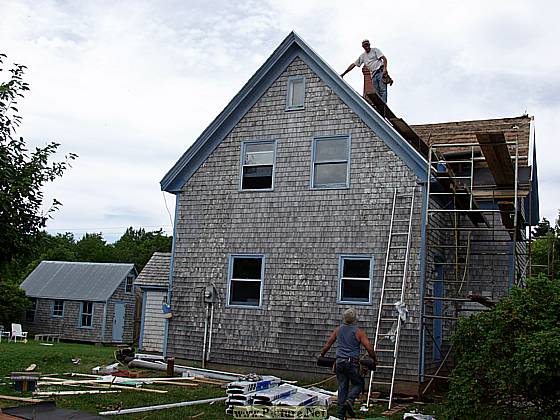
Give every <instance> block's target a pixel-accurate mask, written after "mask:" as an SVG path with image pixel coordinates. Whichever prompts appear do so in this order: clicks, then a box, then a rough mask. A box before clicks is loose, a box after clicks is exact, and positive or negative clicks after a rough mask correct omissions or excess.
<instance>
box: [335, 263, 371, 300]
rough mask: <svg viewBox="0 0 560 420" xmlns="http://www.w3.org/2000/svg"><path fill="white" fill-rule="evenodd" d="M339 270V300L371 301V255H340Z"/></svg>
mask: <svg viewBox="0 0 560 420" xmlns="http://www.w3.org/2000/svg"><path fill="white" fill-rule="evenodd" d="M339 272H340V275H339V302H341V303H371V284H372V273H373V258H372V257H367V256H343V257H340V268H339Z"/></svg>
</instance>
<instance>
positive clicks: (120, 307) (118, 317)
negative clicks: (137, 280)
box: [113, 302, 126, 343]
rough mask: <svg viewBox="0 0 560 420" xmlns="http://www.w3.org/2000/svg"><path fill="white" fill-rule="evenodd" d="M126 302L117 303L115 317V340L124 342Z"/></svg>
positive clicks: (115, 341)
mask: <svg viewBox="0 0 560 420" xmlns="http://www.w3.org/2000/svg"><path fill="white" fill-rule="evenodd" d="M125 307H126V303H124V302H116V303H115V316H114V318H113V342H114V343H122V341H123V332H124V312H125Z"/></svg>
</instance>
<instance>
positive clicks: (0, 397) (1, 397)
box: [0, 395, 42, 403]
mask: <svg viewBox="0 0 560 420" xmlns="http://www.w3.org/2000/svg"><path fill="white" fill-rule="evenodd" d="M0 400H10V401H19V402H27V403H38V402H41V401H42V400H39V399H37V398H24V397H12V396H11V395H0Z"/></svg>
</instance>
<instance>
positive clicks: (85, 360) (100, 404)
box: [0, 341, 430, 420]
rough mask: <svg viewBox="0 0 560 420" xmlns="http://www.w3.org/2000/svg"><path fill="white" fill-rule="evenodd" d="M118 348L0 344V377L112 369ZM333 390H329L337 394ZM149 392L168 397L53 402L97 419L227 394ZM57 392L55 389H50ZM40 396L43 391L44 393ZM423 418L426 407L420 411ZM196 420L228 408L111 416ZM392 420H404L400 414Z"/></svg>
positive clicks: (204, 388) (7, 389)
mask: <svg viewBox="0 0 560 420" xmlns="http://www.w3.org/2000/svg"><path fill="white" fill-rule="evenodd" d="M114 351H115V347H104V346H95V345H90V344H73V343H55V344H54V345H53V346H43V345H40V344H39V343H37V342H35V341H29V342H28V343H26V344H24V343H6V342H4V341H3V342H2V343H0V375H1V376H2V378H4V377H5V376H7V375H8V376H9V375H10V373H11V372H16V371H22V370H24V369H25V368H26V367H27V366H29V365H30V364H32V363H35V364H36V365H37V369H36V371H37V372H41V373H43V374H50V373H58V374H63V373H66V372H76V373H91V369H92V368H93V367H95V366H100V365H108V364H111V363H114V361H115V358H114ZM73 358H80V359H81V364H80V365H74V364H72V359H73ZM145 372H146V374H149V375H151V376H163V375H164V372H156V371H153V372H148V371H145ZM1 382H3V383H2V384H1V385H0V394H2V395H14V396H19V397H31V396H32V395H31V393H16V392H15V391H14V390H13V389H12V386H11V384H10V383H9V382H10V381H9V379H8V380H6V379H2V380H1ZM333 387H334V384H333V385H331V387H330V389H333ZM148 388H153V389H164V390H167V391H168V393H167V394H153V393H147V392H140V391H134V390H130V391H128V390H122V391H121V392H120V393H118V394H99V395H76V396H65V397H56V398H55V401H56V404H57V406H58V407H60V408H67V409H74V410H82V411H87V412H89V413H92V414H97V413H99V412H100V411H108V410H116V409H119V408H132V407H143V406H150V405H158V404H169V403H175V402H181V401H193V400H199V399H207V398H216V397H223V396H225V391H224V390H223V389H221V388H220V387H219V386H217V385H203V384H199V385H198V386H197V387H192V388H191V387H181V386H172V385H160V386H154V385H150V386H149V387H148ZM49 389H55V388H49ZM64 389H65V390H72V389H75V390H78V389H87V388H70V387H65V388H64ZM42 390H45V389H44V387H43V388H42ZM18 404H24V403H17V402H14V401H8V400H0V408H5V407H13V406H14V405H18ZM384 409H385V408H384V407H383V406H382V405H379V406H377V407H375V408H374V409H373V410H372V411H370V413H369V414H368V415H367V417H373V416H375V414H372V413H373V412H375V413H380V412H382V411H383V410H384ZM421 410H422V411H423V412H424V413H429V412H430V411H426V407H423V408H421ZM329 414H333V415H335V414H336V408H335V407H332V408H331V410H329ZM359 414H361V415H359V417H362V418H365V417H366V415H363V414H362V413H359ZM191 417H194V418H196V419H199V420H203V419H212V420H215V419H224V418H227V416H226V415H225V403H224V402H223V401H222V402H217V403H214V404H213V405H208V404H203V405H197V406H192V407H181V408H173V409H166V410H158V411H151V412H144V413H137V414H129V415H120V416H110V417H108V418H115V419H122V420H126V419H144V420H149V419H158V420H165V419H188V418H191ZM229 418H231V417H229ZM391 418H393V419H402V412H401V413H398V414H396V415H394V416H392V417H391Z"/></svg>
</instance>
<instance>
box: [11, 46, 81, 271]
mask: <svg viewBox="0 0 560 420" xmlns="http://www.w3.org/2000/svg"><path fill="white" fill-rule="evenodd" d="M5 58H6V56H5V55H4V54H0V72H1V71H3V59H5ZM25 69H26V67H25V66H23V65H18V64H14V66H13V67H12V68H10V69H9V70H8V72H9V80H8V81H7V82H0V232H2V244H1V246H0V281H1V280H2V278H4V275H3V273H4V270H5V269H6V268H7V267H6V266H7V265H9V264H10V263H11V262H12V260H13V259H14V257H17V256H21V255H24V254H25V253H27V252H29V250H30V249H29V247H30V245H31V243H32V242H33V238H34V236H35V235H37V234H38V233H39V232H40V230H41V229H42V228H43V227H44V226H45V223H46V221H47V219H48V218H49V217H50V216H51V214H52V212H54V211H55V210H56V209H57V208H58V207H59V206H60V203H59V202H58V201H57V200H53V202H52V204H51V206H50V208H49V209H48V210H47V211H46V213H42V212H41V206H42V204H43V193H42V191H41V188H42V187H43V186H44V185H45V184H46V183H48V182H51V181H54V180H55V179H56V178H58V177H60V176H62V174H63V173H64V171H65V170H66V169H67V168H68V166H69V162H70V161H71V160H73V159H75V158H76V155H75V154H73V153H71V154H69V155H67V156H66V157H65V160H64V161H62V162H52V161H51V157H52V156H53V155H54V154H55V153H56V150H57V149H58V147H59V144H58V143H55V142H50V143H47V144H46V145H45V146H44V147H36V148H35V150H34V151H32V152H30V151H29V150H28V149H27V146H26V144H25V141H24V140H23V138H22V137H17V136H16V129H17V127H19V126H20V124H21V120H22V118H21V116H20V115H18V109H17V105H18V101H19V99H20V98H23V93H24V92H25V91H28V90H29V85H28V84H27V83H26V82H24V81H23V74H24V72H25Z"/></svg>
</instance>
